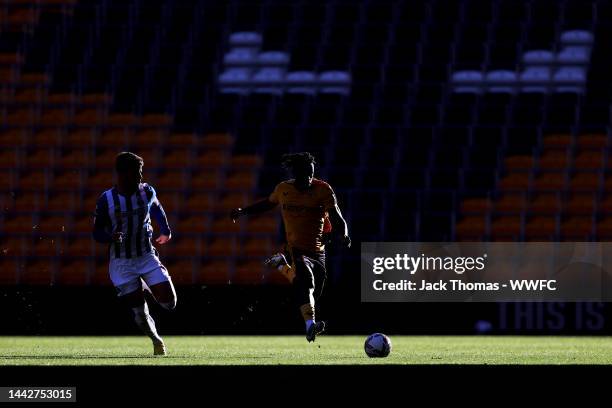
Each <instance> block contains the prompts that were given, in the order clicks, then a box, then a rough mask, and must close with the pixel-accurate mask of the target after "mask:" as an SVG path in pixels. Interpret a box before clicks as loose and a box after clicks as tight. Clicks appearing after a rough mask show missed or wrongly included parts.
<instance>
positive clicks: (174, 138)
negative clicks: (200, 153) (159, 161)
mask: <svg viewBox="0 0 612 408" xmlns="http://www.w3.org/2000/svg"><path fill="white" fill-rule="evenodd" d="M198 141H199V138H198V136H196V135H195V134H193V133H172V134H170V135H169V136H168V137H166V138H165V139H164V142H165V143H166V145H167V146H169V147H174V148H176V147H183V148H191V149H195V148H197V146H198Z"/></svg>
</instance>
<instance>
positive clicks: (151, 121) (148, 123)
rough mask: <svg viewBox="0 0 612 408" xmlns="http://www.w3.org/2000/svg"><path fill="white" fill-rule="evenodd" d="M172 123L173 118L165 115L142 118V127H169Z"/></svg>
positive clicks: (149, 115)
mask: <svg viewBox="0 0 612 408" xmlns="http://www.w3.org/2000/svg"><path fill="white" fill-rule="evenodd" d="M172 122H173V118H172V116H170V115H166V114H164V113H149V114H146V115H142V116H141V117H140V126H141V127H153V128H155V127H169V126H172Z"/></svg>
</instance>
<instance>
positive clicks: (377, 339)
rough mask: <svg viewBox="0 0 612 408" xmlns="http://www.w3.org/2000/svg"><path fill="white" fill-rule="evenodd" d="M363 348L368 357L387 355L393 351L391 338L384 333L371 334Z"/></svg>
mask: <svg viewBox="0 0 612 408" xmlns="http://www.w3.org/2000/svg"><path fill="white" fill-rule="evenodd" d="M363 348H364V349H365V352H366V354H367V355H368V357H387V356H388V355H389V353H390V352H391V339H390V338H389V337H387V336H386V335H384V334H382V333H374V334H370V335H369V336H368V338H367V339H366V341H365V344H364V346H363Z"/></svg>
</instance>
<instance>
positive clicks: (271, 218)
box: [246, 215, 280, 234]
mask: <svg viewBox="0 0 612 408" xmlns="http://www.w3.org/2000/svg"><path fill="white" fill-rule="evenodd" d="M279 224H280V217H279V216H278V215H259V216H254V217H249V218H247V226H246V231H248V232H249V233H255V234H257V233H264V234H276V233H278V231H279Z"/></svg>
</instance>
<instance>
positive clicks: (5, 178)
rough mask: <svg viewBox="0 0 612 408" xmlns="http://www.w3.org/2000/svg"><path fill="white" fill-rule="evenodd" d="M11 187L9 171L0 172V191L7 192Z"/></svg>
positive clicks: (11, 179)
mask: <svg viewBox="0 0 612 408" xmlns="http://www.w3.org/2000/svg"><path fill="white" fill-rule="evenodd" d="M12 187H13V173H12V172H11V171H9V170H0V191H8V190H11V188H12Z"/></svg>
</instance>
